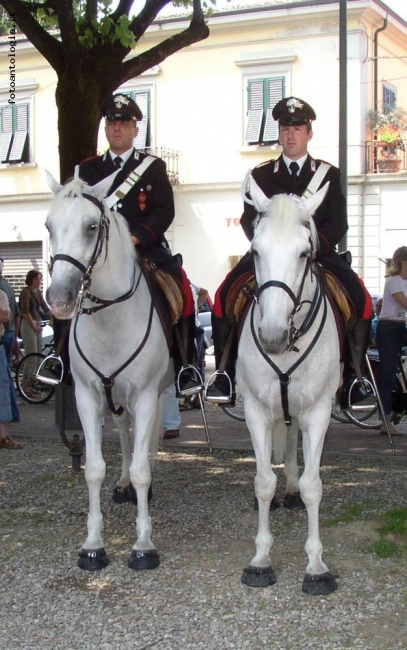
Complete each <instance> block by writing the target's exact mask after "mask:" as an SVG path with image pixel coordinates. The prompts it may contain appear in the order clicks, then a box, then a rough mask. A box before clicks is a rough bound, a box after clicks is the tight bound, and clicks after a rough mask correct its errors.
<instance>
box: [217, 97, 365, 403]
mask: <svg viewBox="0 0 407 650" xmlns="http://www.w3.org/2000/svg"><path fill="white" fill-rule="evenodd" d="M273 118H274V119H275V120H276V121H278V123H279V140H280V143H281V146H282V149H283V152H282V155H281V156H280V157H279V158H277V159H276V160H269V161H266V162H264V163H262V164H260V165H258V166H257V167H256V168H255V169H253V171H252V172H251V175H252V176H253V178H254V180H255V181H256V183H257V184H258V185H259V187H260V188H261V189H262V190H263V192H264V193H265V195H266V196H267V197H268V198H270V197H271V196H274V195H275V194H296V195H298V196H301V195H302V194H303V193H304V192H305V191H306V190H307V188H308V187H309V185H310V182H311V181H312V179H313V177H314V175H315V174H316V172H317V170H318V169H319V167H320V166H321V164H322V163H323V161H321V160H316V159H314V158H312V157H311V156H310V155H309V153H308V142H309V141H310V140H311V139H312V136H313V132H312V122H313V120H315V119H316V115H315V111H314V109H313V108H312V107H311V106H310V105H309V104H307V103H306V102H304V101H303V100H302V99H298V98H297V97H288V98H284V99H282V100H281V101H279V102H278V103H277V104H276V105H275V107H274V109H273ZM324 168H325V173H324V174H323V175H322V178H321V172H320V175H319V178H320V180H318V181H317V187H315V188H313V191H314V192H315V191H316V190H317V189H319V187H322V186H323V185H325V184H326V183H327V182H329V189H328V192H327V195H326V197H325V199H324V201H323V202H322V204H321V206H320V207H319V208H318V210H317V211H316V213H315V215H314V221H315V225H316V228H317V232H318V240H319V241H318V243H319V247H318V253H317V257H316V261H317V262H318V263H319V264H321V265H322V267H323V268H324V269H327V270H328V271H331V273H333V275H334V276H336V277H337V278H338V279H339V280H340V282H341V283H342V284H343V286H344V287H345V289H346V291H347V292H348V295H349V297H350V299H351V301H352V303H353V305H354V308H355V311H356V319H357V320H356V325H355V327H354V329H353V332H352V335H353V342H354V345H353V349H354V355H355V357H356V359H355V365H356V364H359V368H362V367H363V366H364V360H365V355H366V350H367V347H368V344H369V338H370V323H371V318H372V300H371V297H370V295H369V294H368V292H367V291H366V289H365V287H364V285H363V282H362V280H361V279H360V278H359V277H358V276H357V275H356V273H355V272H354V271H353V270H352V269H351V267H350V265H349V264H348V263H347V262H346V261H345V260H344V259H343V257H342V256H340V255H339V254H338V253H337V251H336V246H337V244H338V243H339V242H340V241H341V239H342V238H343V237H344V235H345V234H346V232H347V229H348V222H347V214H346V199H345V197H344V195H343V193H342V189H341V183H340V172H339V169H338V168H337V167H334V166H332V165H328V164H327V163H325V164H324V165H323V167H322V169H324ZM321 171H322V170H321ZM317 178H318V176H317ZM247 196H248V197H249V195H248V194H247ZM249 198H250V197H249ZM257 216H258V215H257V213H256V210H255V209H254V208H253V207H252V206H250V205H248V204H247V203H245V204H244V212H243V215H242V217H241V225H242V228H243V230H244V232H245V234H246V236H247V238H248V239H249V240H251V239H252V238H253V229H254V223H255V220H256V218H257ZM253 268H254V266H253V261H252V256H251V253H250V252H248V253H246V255H245V256H244V257H243V258H242V259H241V260H240V262H239V263H238V264H237V266H236V267H235V268H234V269H233V270H232V271H231V272H230V273H229V274H228V275H227V276H226V278H225V280H224V281H223V283H222V284H221V285H220V287H219V289H218V290H217V292H216V296H215V303H214V308H213V313H212V332H213V340H214V345H215V359H216V367H217V368H219V366H220V364H221V360H222V357H223V353H224V351H225V348H226V347H227V348H228V350H229V355H228V358H227V361H226V363H225V359H224V360H223V364H222V366H224V368H225V372H222V373H220V374H218V375H216V378H215V382H214V383H213V384H212V385H210V386H208V388H207V391H206V399H207V400H208V401H210V402H217V403H230V402H231V403H233V401H234V377H235V361H236V357H237V341H236V334H235V331H234V330H235V329H236V328H234V327H233V326H232V325H231V324H230V323H229V321H228V318H227V316H226V312H225V304H226V298H227V295H228V293H229V290H230V288H231V287H232V285H233V284H234V283H235V281H236V280H237V279H238V278H240V277H241V276H242V275H243V274H245V273H248V272H251V271H253ZM227 354H228V353H227V352H226V354H225V357H226V356H227ZM353 378H354V370H353V368H352V365H351V362H350V357H349V354H346V355H345V368H344V376H343V379H344V383H343V385H344V390H343V394H342V398H343V399H342V401H343V405H345V398H346V396H347V394H348V391H349V387H350V384H351V383H352V381H353ZM229 379H230V381H229ZM353 392H354V391H352V394H353ZM361 393H362V394H361V395H359V397H358V398H362V397H363V396H365V394H363V391H361ZM354 401H357V400H356V399H355V400H354Z"/></svg>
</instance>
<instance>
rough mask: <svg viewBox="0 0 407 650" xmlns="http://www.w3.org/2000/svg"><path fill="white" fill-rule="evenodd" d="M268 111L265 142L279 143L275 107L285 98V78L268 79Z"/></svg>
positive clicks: (264, 135)
mask: <svg viewBox="0 0 407 650" xmlns="http://www.w3.org/2000/svg"><path fill="white" fill-rule="evenodd" d="M266 86H267V104H268V106H267V111H266V122H265V125H264V134H263V142H277V141H278V122H276V121H275V120H274V119H273V116H272V111H273V108H274V106H275V105H276V104H277V103H278V102H279V101H280V99H282V98H283V97H284V78H283V77H276V78H275V79H267V81H266Z"/></svg>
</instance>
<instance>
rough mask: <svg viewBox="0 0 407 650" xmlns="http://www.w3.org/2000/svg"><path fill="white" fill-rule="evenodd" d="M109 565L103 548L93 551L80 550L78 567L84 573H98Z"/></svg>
mask: <svg viewBox="0 0 407 650" xmlns="http://www.w3.org/2000/svg"><path fill="white" fill-rule="evenodd" d="M108 564H109V558H108V557H107V555H106V551H105V549H104V548H97V549H96V550H95V551H88V550H86V549H82V550H81V552H80V553H79V560H78V567H79V568H80V569H83V570H84V571H100V569H104V568H105V566H107V565H108Z"/></svg>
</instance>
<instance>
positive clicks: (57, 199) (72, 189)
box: [52, 178, 136, 260]
mask: <svg viewBox="0 0 407 650" xmlns="http://www.w3.org/2000/svg"><path fill="white" fill-rule="evenodd" d="M84 194H90V195H92V196H95V194H94V192H93V189H92V186H91V185H88V183H85V181H83V180H82V179H80V178H74V179H73V180H71V181H68V183H67V184H66V185H64V186H63V187H62V189H61V190H60V192H58V193H57V194H55V195H54V198H53V200H52V208H58V207H59V205H60V204H61V203H62V201H64V200H65V199H69V198H75V197H77V198H80V199H83V200H84V201H85V200H86V199H84V198H83V195H84ZM101 200H102V203H103V205H104V208H105V213H106V214H107V215H108V216H109V217H110V222H111V223H112V221H114V222H115V223H116V225H117V229H118V232H119V236H120V240H121V248H122V254H123V255H130V256H131V258H132V259H133V260H134V259H135V258H136V250H135V247H134V244H133V242H132V241H131V238H130V232H129V227H128V224H127V221H126V219H125V218H124V217H123V216H122V215H121V214H120V213H119V212H115V211H112V210H110V209H109V208H108V206H107V205H106V203H105V202H104V201H103V199H101Z"/></svg>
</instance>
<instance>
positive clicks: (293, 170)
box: [290, 162, 300, 182]
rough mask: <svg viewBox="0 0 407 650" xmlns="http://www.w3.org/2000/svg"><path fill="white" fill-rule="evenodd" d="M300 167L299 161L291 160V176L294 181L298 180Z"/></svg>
mask: <svg viewBox="0 0 407 650" xmlns="http://www.w3.org/2000/svg"><path fill="white" fill-rule="evenodd" d="M299 168H300V166H299V164H298V163H297V162H290V170H291V177H292V179H293V181H294V182H295V181H296V180H297V175H298V170H299Z"/></svg>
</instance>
